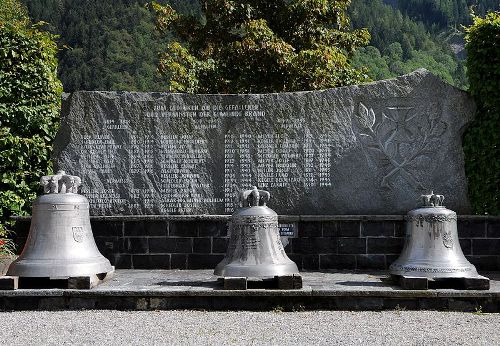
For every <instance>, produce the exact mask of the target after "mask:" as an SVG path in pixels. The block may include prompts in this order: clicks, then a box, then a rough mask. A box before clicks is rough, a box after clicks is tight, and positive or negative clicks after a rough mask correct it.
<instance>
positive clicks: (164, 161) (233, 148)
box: [53, 69, 475, 237]
mask: <svg viewBox="0 0 500 346" xmlns="http://www.w3.org/2000/svg"><path fill="white" fill-rule="evenodd" d="M474 112H475V104H474V102H473V100H472V98H471V97H470V96H469V95H468V94H467V93H466V92H464V91H462V90H460V89H457V88H455V87H453V86H451V85H449V84H447V83H445V82H443V81H442V80H441V79H440V78H439V77H436V76H434V75H432V74H431V73H430V72H429V71H426V70H423V69H420V70H417V71H415V72H413V73H410V74H407V75H404V76H400V77H398V78H393V79H388V80H383V81H377V82H374V83H367V84H362V85H353V86H347V87H343V88H336V89H329V90H320V91H306V92H293V93H269V94H245V95H243V94H242V95H194V94H175V93H137V92H121V91H120V92H114V91H77V92H74V93H72V94H70V95H68V97H66V98H64V100H63V106H62V112H61V129H60V131H59V133H58V134H57V136H56V139H55V141H54V150H53V152H54V165H55V170H59V169H63V170H65V171H67V172H71V173H78V174H80V175H81V178H82V189H81V191H82V193H83V194H84V195H85V196H87V197H88V198H89V201H90V208H91V209H90V210H91V214H92V215H138V214H140V215H167V214H169V215H171V214H198V215H200V214H212V215H216V214H230V213H231V212H232V211H233V210H234V208H235V207H237V202H236V201H234V202H233V203H231V201H233V200H234V197H235V192H236V191H238V190H240V189H243V188H247V187H248V186H250V185H252V184H253V185H259V187H260V188H264V189H269V190H270V192H271V195H273V196H274V198H273V204H272V208H273V209H274V210H275V211H276V212H277V213H278V214H281V215H284V214H289V215H290V214H291V215H305V214H309V213H314V214H317V215H322V214H323V215H325V214H330V215H332V214H385V215H387V214H404V213H406V212H407V211H408V210H411V209H413V208H414V207H415V200H416V199H417V198H418V196H419V195H420V194H421V193H422V191H428V190H430V189H431V188H433V189H434V190H435V191H439V193H441V194H443V195H445V196H446V201H447V207H449V208H450V209H452V210H454V211H456V212H457V213H459V214H468V213H469V212H470V205H469V200H468V197H467V184H466V179H465V172H464V161H463V151H462V138H461V137H462V133H463V129H464V128H466V127H467V125H468V124H469V123H470V121H471V120H472V118H473V114H474ZM418 129H426V131H419V130H418ZM256 133H257V134H259V136H255V134H256ZM264 141H265V143H266V145H264V146H263V145H262V143H263V142H264ZM264 148H265V149H266V150H267V149H271V150H273V152H276V151H279V152H280V153H281V154H280V155H271V156H269V155H268V154H267V151H266V150H264ZM284 148H286V149H284ZM435 148H439V150H435ZM278 156H279V157H278ZM278 160H280V161H278ZM282 162H284V164H282ZM320 162H323V163H325V162H326V163H328V164H325V165H322V164H320ZM431 162H438V163H439V164H429V163H431ZM264 164H270V165H271V166H272V167H273V168H276V167H279V170H273V171H268V170H265V169H263V168H262V167H263V165H264ZM179 172H181V173H179ZM226 172H227V174H229V175H230V176H235V177H236V180H235V181H234V182H231V186H225V182H226V181H227V179H226V176H225V175H226ZM269 172H271V173H269ZM171 176H175V177H176V178H175V179H170V178H164V177H171ZM241 177H244V179H242V178H241ZM262 177H263V178H262ZM283 177H291V178H293V179H288V178H286V179H285V178H283ZM262 179H264V180H265V181H264V182H261V181H262ZM280 179H281V180H283V181H281V180H280ZM259 180H260V181H259ZM259 182H261V183H260V184H259ZM353 186H355V187H356V191H359V193H353ZM291 187H293V188H291ZM176 232H177V231H175V232H171V233H170V235H171V236H173V235H175V236H181V237H194V236H196V235H195V234H193V233H191V232H192V231H189V230H185V231H179V232H180V234H177V233H176ZM304 232H306V233H307V231H306V230H304ZM307 236H321V235H320V234H308V235H307Z"/></svg>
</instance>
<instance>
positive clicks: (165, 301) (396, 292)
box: [0, 270, 500, 312]
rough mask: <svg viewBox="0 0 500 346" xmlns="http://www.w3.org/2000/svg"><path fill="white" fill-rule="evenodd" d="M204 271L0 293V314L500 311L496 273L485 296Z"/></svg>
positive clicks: (379, 279)
mask: <svg viewBox="0 0 500 346" xmlns="http://www.w3.org/2000/svg"><path fill="white" fill-rule="evenodd" d="M212 272H213V271H212V270H117V271H116V273H115V276H114V278H112V279H111V280H109V281H107V282H105V283H104V284H102V285H100V286H98V287H96V288H94V289H91V290H72V289H19V290H15V291H7V290H4V291H0V310H77V309H116V310H168V309H200V310H273V309H280V310H286V311H294V310H295V311H298V310H388V309H402V310H451V311H472V312H473V311H482V312H500V273H499V272H494V273H481V274H482V275H485V276H487V277H489V278H490V279H491V288H490V289H489V290H487V291H475V290H458V289H451V288H440V289H430V290H426V291H417V290H402V289H400V288H399V287H398V286H396V285H395V284H394V283H393V282H392V281H390V280H389V277H388V275H387V272H370V273H367V272H365V273H360V272H356V273H353V272H338V271H337V272H334V271H322V272H302V273H301V274H302V277H303V288H302V289H298V290H278V289H263V288H251V289H248V290H246V291H235V290H224V289H223V288H222V285H221V284H220V283H219V282H218V281H217V278H216V277H215V276H213V275H212Z"/></svg>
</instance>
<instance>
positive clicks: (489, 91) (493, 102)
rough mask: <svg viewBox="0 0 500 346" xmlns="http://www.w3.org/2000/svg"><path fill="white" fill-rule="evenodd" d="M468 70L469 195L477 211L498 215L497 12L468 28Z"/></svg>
mask: <svg viewBox="0 0 500 346" xmlns="http://www.w3.org/2000/svg"><path fill="white" fill-rule="evenodd" d="M466 41H467V45H466V48H467V54H468V58H467V72H468V76H469V81H470V93H471V94H472V96H474V99H475V100H476V102H477V107H478V109H477V113H476V119H475V121H474V123H473V124H472V126H471V127H470V128H469V129H468V130H467V132H466V135H465V137H464V152H465V158H466V165H465V169H466V173H467V179H468V183H469V195H470V198H471V201H472V203H473V208H474V211H475V212H476V213H479V214H483V213H488V214H493V215H499V214H500V204H499V194H500V191H499V187H500V150H499V148H500V130H499V129H500V12H492V13H489V14H488V15H487V16H486V17H485V18H480V17H475V18H474V24H473V25H472V26H470V27H469V28H467V36H466Z"/></svg>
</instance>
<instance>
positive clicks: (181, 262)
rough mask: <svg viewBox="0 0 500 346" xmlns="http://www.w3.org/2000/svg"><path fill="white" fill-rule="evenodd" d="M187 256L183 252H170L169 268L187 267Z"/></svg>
mask: <svg viewBox="0 0 500 346" xmlns="http://www.w3.org/2000/svg"><path fill="white" fill-rule="evenodd" d="M187 256H188V255H184V254H171V255H170V269H187Z"/></svg>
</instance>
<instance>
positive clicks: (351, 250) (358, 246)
mask: <svg viewBox="0 0 500 346" xmlns="http://www.w3.org/2000/svg"><path fill="white" fill-rule="evenodd" d="M338 241H339V247H338V249H339V254H366V238H339V239H338Z"/></svg>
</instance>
